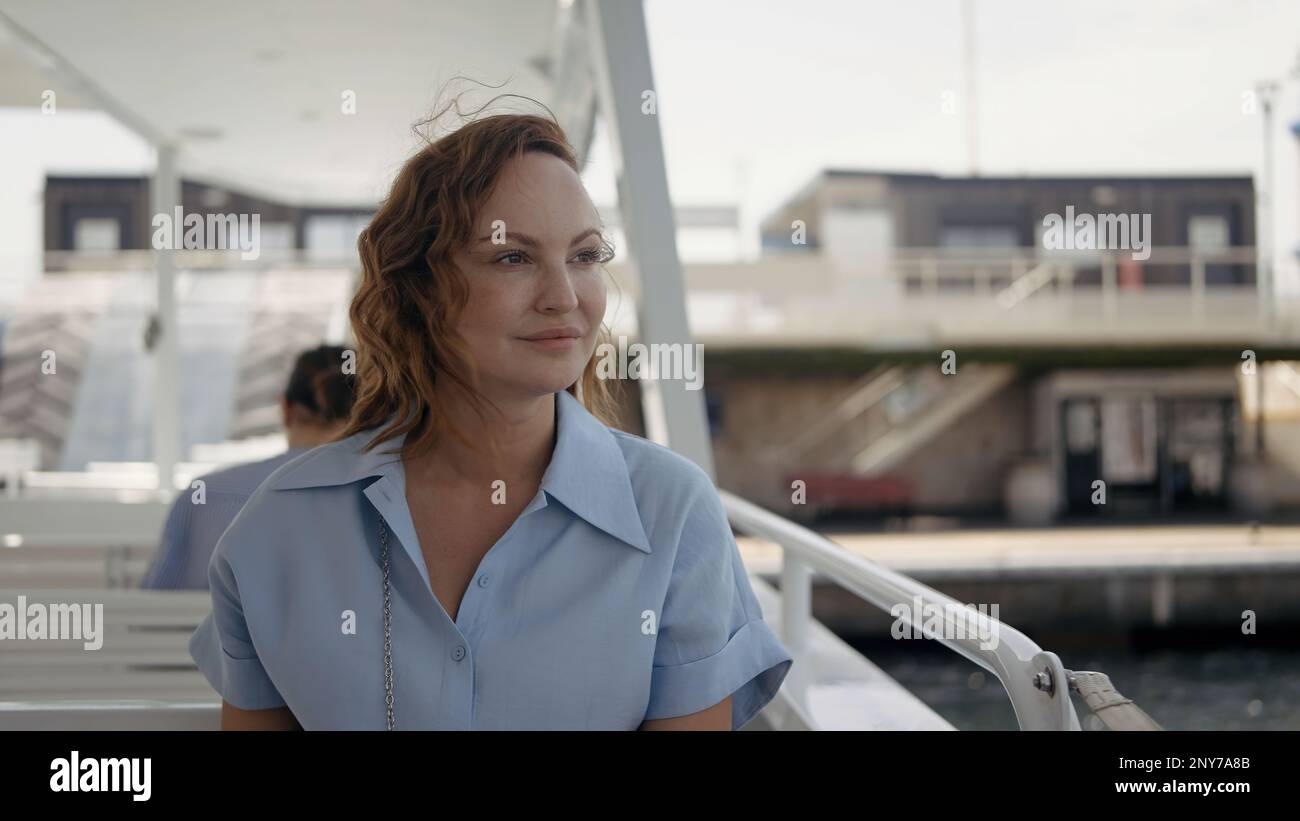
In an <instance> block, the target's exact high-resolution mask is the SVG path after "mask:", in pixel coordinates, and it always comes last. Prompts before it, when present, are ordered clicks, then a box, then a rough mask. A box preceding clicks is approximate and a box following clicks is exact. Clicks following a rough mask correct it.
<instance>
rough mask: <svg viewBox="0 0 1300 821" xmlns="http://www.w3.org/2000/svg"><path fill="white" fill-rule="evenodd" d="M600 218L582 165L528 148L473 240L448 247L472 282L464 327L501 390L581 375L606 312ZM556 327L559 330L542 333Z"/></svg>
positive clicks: (491, 389)
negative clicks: (586, 186) (578, 171)
mask: <svg viewBox="0 0 1300 821" xmlns="http://www.w3.org/2000/svg"><path fill="white" fill-rule="evenodd" d="M599 226H600V222H599V219H598V215H597V213H596V208H595V206H593V205H592V203H591V198H590V197H588V196H587V192H586V189H584V188H583V187H582V181H581V179H579V177H578V175H577V174H576V173H575V172H574V171H573V169H572V168H570V167H569V166H568V165H566V164H565V163H564V161H563V160H561V159H559V158H558V157H555V156H552V155H550V154H546V153H542V152H535V151H534V152H529V153H527V154H525V155H523V157H521V158H519V159H515V160H511V161H510V162H509V163H507V165H506V166H505V167H504V168H503V169H502V172H501V176H500V179H499V180H498V182H497V185H496V188H495V190H494V191H493V192H492V196H491V197H489V198H488V200H487V202H486V203H485V204H484V207H483V209H482V211H481V212H480V214H479V217H478V221H477V223H476V224H475V230H474V233H473V236H472V237H471V239H470V243H469V246H468V247H466V248H462V249H460V250H459V251H457V252H456V253H455V254H453V256H452V260H453V262H455V263H456V265H457V266H458V267H459V269H460V270H461V272H462V273H463V274H464V275H465V279H466V281H467V282H468V284H469V301H468V303H467V304H466V306H465V310H464V311H463V313H462V314H461V316H460V322H459V325H458V330H459V331H460V333H461V334H462V336H463V337H464V338H465V340H466V341H467V342H468V343H469V346H470V349H471V351H472V352H473V354H474V357H475V360H476V361H477V362H478V366H479V378H480V380H481V381H480V389H481V390H483V391H484V392H485V393H486V394H487V395H488V396H489V397H491V398H493V399H496V400H502V399H504V400H506V401H509V400H511V399H517V398H530V397H536V396H541V395H544V394H550V393H555V392H556V391H561V390H564V389H565V388H567V387H568V386H569V385H572V384H573V383H574V382H575V381H577V380H578V378H579V377H580V376H581V375H582V371H583V368H584V367H585V366H586V364H587V362H588V360H590V359H591V355H592V352H593V351H594V349H595V345H596V334H597V332H598V331H599V330H600V323H601V320H602V319H603V318H604V316H605V282H604V279H603V277H602V272H601V267H600V263H601V262H603V261H604V260H605V256H604V254H605V251H604V249H603V246H602V243H601V236H600V234H599V232H598V231H599ZM547 332H560V333H562V334H563V336H561V337H560V338H557V339H550V340H548V341H537V340H536V338H537V337H538V336H539V335H543V334H545V333H547Z"/></svg>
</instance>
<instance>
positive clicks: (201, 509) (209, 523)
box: [140, 345, 355, 590]
mask: <svg viewBox="0 0 1300 821" xmlns="http://www.w3.org/2000/svg"><path fill="white" fill-rule="evenodd" d="M343 352H344V349H343V348H341V347H339V346H336V345H321V346H319V347H316V348H312V349H311V350H307V351H303V352H302V353H301V354H299V355H298V359H297V361H296V362H295V364H294V367H293V372H292V373H291V374H290V375H289V385H288V387H287V388H286V389H285V392H284V395H283V396H281V397H280V409H281V412H282V413H283V415H284V431H285V438H286V439H287V441H288V444H289V448H288V450H286V451H285V452H284V453H280V454H277V455H275V456H272V457H271V458H269V459H263V460H262V461H260V462H250V463H248V464H242V465H232V466H231V467H228V468H225V469H223V470H219V471H216V472H214V473H209V474H208V475H206V476H203V477H201V481H202V482H203V483H204V485H205V487H204V496H203V497H201V498H203V502H202V503H201V504H200V503H196V502H195V501H194V493H192V492H189V491H187V492H184V493H181V494H180V495H179V496H178V497H177V498H176V501H175V502H174V503H173V504H172V508H171V512H170V513H169V514H168V516H167V523H166V525H165V527H164V528H163V535H162V542H161V543H160V544H159V547H158V552H157V553H155V554H154V559H153V562H152V563H151V564H150V566H149V570H148V572H147V573H146V574H145V577H144V579H143V580H142V581H141V583H140V586H141V587H142V588H146V589H153V590H207V589H208V562H209V560H210V559H211V558H212V550H213V548H215V547H216V544H217V539H219V538H220V537H221V534H222V533H224V532H225V530H226V528H227V527H228V526H229V525H230V523H231V522H232V521H233V520H234V518H235V515H236V514H238V513H239V511H240V509H241V508H242V507H243V506H244V503H245V502H246V501H248V497H249V496H251V495H252V493H253V491H254V490H256V489H257V486H258V485H260V484H261V483H262V481H263V480H264V479H266V477H267V476H269V475H271V472H272V471H274V470H275V469H276V468H278V467H279V466H280V465H283V464H284V463H285V462H288V461H289V460H290V459H293V458H294V457H296V456H299V455H301V454H303V453H306V452H307V451H308V450H311V449H312V448H314V447H316V446H318V445H323V444H325V443H326V442H330V441H333V440H334V439H335V438H336V437H337V435H338V434H339V433H340V432H341V431H342V430H343V429H344V427H345V426H346V424H347V421H348V416H349V414H350V413H351V412H352V403H353V400H354V398H355V377H354V376H352V375H351V374H345V373H343V367H342V362H343Z"/></svg>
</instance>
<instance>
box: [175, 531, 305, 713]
mask: <svg viewBox="0 0 1300 821" xmlns="http://www.w3.org/2000/svg"><path fill="white" fill-rule="evenodd" d="M208 586H209V588H210V590H211V595H212V612H211V613H209V614H208V615H207V616H206V617H205V618H204V619H203V621H202V622H201V623H200V624H199V626H198V629H197V630H195V631H194V635H193V636H191V637H190V655H191V656H193V657H194V660H195V661H196V662H197V663H198V665H199V671H200V672H202V673H203V676H204V677H205V678H206V679H207V680H208V683H209V684H211V685H212V687H213V689H215V690H216V691H217V692H218V693H219V694H220V695H221V697H222V698H223V699H225V700H226V701H228V702H230V703H231V704H233V705H234V706H236V707H238V708H240V709H241V710H266V709H271V708H274V707H283V706H285V701H284V699H283V698H281V696H280V693H279V691H278V690H276V688H275V685H274V684H272V683H271V678H270V676H268V675H267V672H266V668H265V667H263V666H262V661H261V659H259V658H258V656H257V651H256V649H254V647H253V641H252V637H251V636H250V635H249V632H248V624H247V622H246V621H245V620H244V609H243V604H242V603H241V601H240V599H239V587H238V585H237V584H236V582H235V576H234V572H233V571H232V569H231V567H230V563H229V562H228V561H227V560H226V557H225V556H224V555H223V554H222V552H221V548H220V545H218V547H217V550H216V552H214V553H213V555H212V561H211V563H210V564H209V565H208Z"/></svg>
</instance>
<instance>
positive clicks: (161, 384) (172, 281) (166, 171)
mask: <svg viewBox="0 0 1300 821" xmlns="http://www.w3.org/2000/svg"><path fill="white" fill-rule="evenodd" d="M157 151H158V167H157V169H156V170H155V171H154V176H153V184H152V185H151V186H150V189H149V207H150V214H151V215H153V214H167V215H169V216H170V215H172V214H174V213H175V210H176V206H178V205H180V204H181V182H180V177H179V176H178V174H177V168H176V147H175V146H174V145H167V144H162V145H159V146H158V147H157ZM151 222H152V216H151ZM153 253H154V272H155V274H156V276H157V287H158V306H157V311H158V313H157V320H158V330H159V333H158V336H157V338H156V339H155V340H154V348H153V358H154V382H153V461H154V464H155V465H157V466H158V489H159V491H162V492H164V493H166V494H168V495H170V494H172V493H173V492H174V490H175V486H174V481H173V479H172V475H173V472H174V471H175V469H176V463H177V462H178V461H180V444H181V443H180V345H179V340H178V339H177V327H178V324H177V321H176V317H177V310H176V252H175V250H173V249H171V248H161V249H160V248H155V249H154V252H153Z"/></svg>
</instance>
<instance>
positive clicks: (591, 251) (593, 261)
mask: <svg viewBox="0 0 1300 821" xmlns="http://www.w3.org/2000/svg"><path fill="white" fill-rule="evenodd" d="M578 261H579V262H581V263H583V264H585V265H599V264H600V263H602V262H608V261H609V257H607V256H605V252H604V250H603V249H600V248H588V249H586V250H585V251H580V252H579V253H578Z"/></svg>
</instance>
